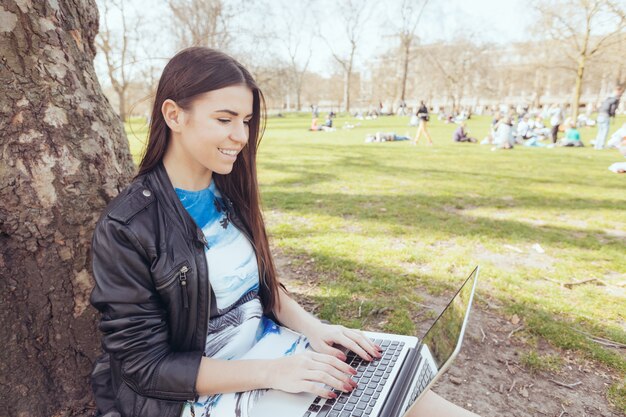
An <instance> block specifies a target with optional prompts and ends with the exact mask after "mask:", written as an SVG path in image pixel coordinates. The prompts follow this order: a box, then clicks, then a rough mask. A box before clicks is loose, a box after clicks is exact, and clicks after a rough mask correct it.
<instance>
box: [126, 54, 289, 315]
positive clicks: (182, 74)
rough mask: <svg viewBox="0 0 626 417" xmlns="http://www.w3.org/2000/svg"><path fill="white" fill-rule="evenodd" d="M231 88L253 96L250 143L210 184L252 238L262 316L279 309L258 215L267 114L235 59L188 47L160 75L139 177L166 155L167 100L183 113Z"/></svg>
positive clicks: (248, 76) (275, 281)
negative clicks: (258, 160) (206, 97)
mask: <svg viewBox="0 0 626 417" xmlns="http://www.w3.org/2000/svg"><path fill="white" fill-rule="evenodd" d="M233 85H245V86H247V87H248V88H250V90H251V91H252V97H253V102H252V119H251V120H250V124H249V139H248V143H247V145H246V146H245V147H244V148H243V150H242V151H241V152H240V153H239V157H238V158H237V159H236V161H235V163H234V165H233V170H232V171H231V173H230V174H227V175H220V174H217V173H215V172H214V173H213V179H214V180H215V184H216V185H217V187H218V189H219V190H220V192H221V193H222V194H224V195H225V196H226V197H228V198H229V199H230V200H231V201H232V202H233V205H234V207H235V210H236V211H237V214H238V215H239V217H240V218H241V219H242V221H243V223H244V224H245V226H246V227H247V228H248V232H249V233H250V234H251V236H252V243H253V246H254V248H255V250H256V258H257V264H258V266H259V280H260V284H261V285H259V295H260V297H261V301H262V303H263V311H264V312H265V313H266V314H270V313H272V312H273V311H274V308H275V307H278V306H279V304H278V291H279V284H278V278H277V277H276V268H275V267H274V261H273V260H272V256H271V254H270V248H269V243H268V240H267V233H266V231H265V224H264V222H263V215H262V213H261V207H260V198H259V184H258V181H257V174H256V153H257V148H258V145H259V142H260V141H261V137H262V136H263V132H264V130H265V122H266V110H265V99H264V97H263V93H262V92H261V90H260V89H259V87H258V86H257V84H256V82H255V81H254V78H253V77H252V75H251V74H250V72H248V70H247V69H246V68H244V67H243V65H241V64H240V63H239V62H237V61H236V60H235V59H234V58H232V57H230V56H228V55H226V54H224V53H222V52H219V51H216V50H214V49H210V48H205V47H192V48H187V49H184V50H182V51H180V52H179V53H177V54H176V55H175V56H174V57H173V58H172V59H171V60H170V61H169V62H168V63H167V65H166V66H165V68H164V69H163V74H162V75H161V79H160V80H159V86H158V88H157V92H156V97H155V100H154V107H153V108H152V118H151V119H150V127H149V135H148V146H147V147H146V151H145V153H144V155H143V158H142V160H141V163H140V164H139V173H138V174H137V176H139V175H143V174H146V173H148V172H150V171H151V170H153V169H154V168H155V167H156V166H157V165H158V164H159V163H160V162H161V160H162V159H163V156H164V155H165V151H166V150H167V146H168V143H169V141H170V136H171V131H170V129H169V127H168V126H167V124H166V123H165V118H164V117H163V114H162V113H161V107H162V106H163V102H164V101H165V100H167V99H171V100H173V101H175V102H176V103H177V104H178V106H179V107H181V108H183V109H185V110H186V109H189V108H190V107H191V105H192V103H193V101H194V99H196V98H197V96H198V95H200V94H203V93H206V92H208V91H213V90H219V89H221V88H225V87H229V86H233Z"/></svg>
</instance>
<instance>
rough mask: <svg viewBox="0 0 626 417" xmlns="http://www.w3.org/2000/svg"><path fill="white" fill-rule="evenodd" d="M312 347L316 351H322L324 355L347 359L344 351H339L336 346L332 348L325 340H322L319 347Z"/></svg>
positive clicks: (341, 359) (342, 359)
mask: <svg viewBox="0 0 626 417" xmlns="http://www.w3.org/2000/svg"><path fill="white" fill-rule="evenodd" d="M313 348H314V349H315V351H316V352H319V353H323V354H325V355H330V356H334V357H335V358H337V359H339V360H340V361H345V360H346V359H347V358H346V355H345V353H343V352H342V351H340V350H339V349H337V348H334V347H332V346H330V345H328V344H326V343H325V342H322V344H321V346H319V348H316V347H315V346H313Z"/></svg>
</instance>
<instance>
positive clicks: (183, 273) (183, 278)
mask: <svg viewBox="0 0 626 417" xmlns="http://www.w3.org/2000/svg"><path fill="white" fill-rule="evenodd" d="M187 271H189V268H187V265H183V267H182V268H180V271H179V276H178V281H179V282H180V286H181V287H182V288H181V289H182V293H183V307H184V308H185V310H188V309H189V294H188V291H187Z"/></svg>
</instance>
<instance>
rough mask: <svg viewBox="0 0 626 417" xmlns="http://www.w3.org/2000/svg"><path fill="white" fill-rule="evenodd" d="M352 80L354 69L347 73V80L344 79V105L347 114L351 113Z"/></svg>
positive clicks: (348, 70) (349, 69)
mask: <svg viewBox="0 0 626 417" xmlns="http://www.w3.org/2000/svg"><path fill="white" fill-rule="evenodd" d="M351 78H352V69H351V68H348V69H347V70H346V71H345V78H344V86H343V104H344V106H345V107H344V110H345V111H346V113H350V81H351Z"/></svg>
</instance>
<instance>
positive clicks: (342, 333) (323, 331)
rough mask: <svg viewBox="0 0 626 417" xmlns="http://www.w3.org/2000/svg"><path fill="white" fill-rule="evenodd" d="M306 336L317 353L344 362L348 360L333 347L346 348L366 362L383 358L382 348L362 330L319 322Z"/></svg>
mask: <svg viewBox="0 0 626 417" xmlns="http://www.w3.org/2000/svg"><path fill="white" fill-rule="evenodd" d="M304 335H305V336H306V337H307V339H308V340H309V343H310V344H311V346H312V347H313V349H315V351H317V352H320V353H325V354H327V355H332V356H334V357H336V358H339V359H341V360H342V361H345V360H346V356H345V355H344V354H343V352H342V351H341V350H339V349H337V348H335V347H333V345H341V346H343V347H346V348H348V349H350V350H351V351H353V352H354V353H356V354H357V355H359V356H360V357H362V358H363V359H365V360H366V361H371V360H372V359H373V358H380V357H381V354H380V352H381V351H382V349H381V347H380V346H378V345H376V344H374V342H372V341H371V340H370V339H369V338H368V337H367V336H365V334H364V333H363V332H362V331H360V330H355V329H348V328H346V327H344V326H338V325H330V324H324V323H322V322H318V323H316V324H315V325H314V326H313V327H311V328H310V329H308V330H307V332H306V333H305V334H304Z"/></svg>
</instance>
